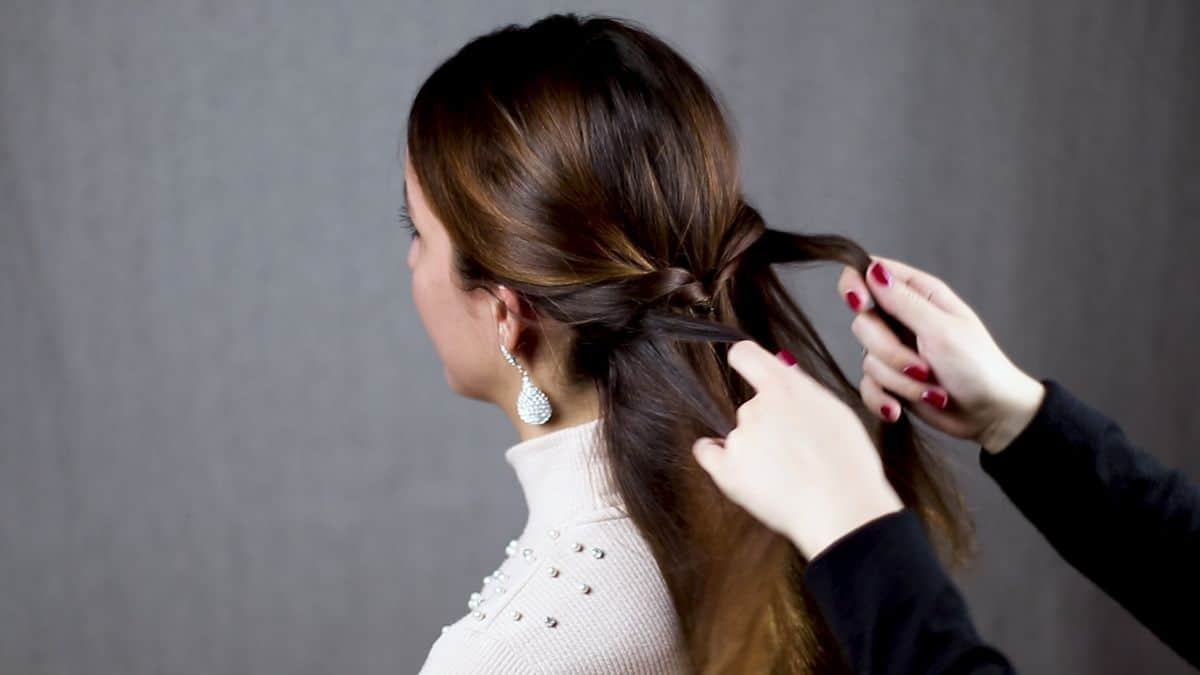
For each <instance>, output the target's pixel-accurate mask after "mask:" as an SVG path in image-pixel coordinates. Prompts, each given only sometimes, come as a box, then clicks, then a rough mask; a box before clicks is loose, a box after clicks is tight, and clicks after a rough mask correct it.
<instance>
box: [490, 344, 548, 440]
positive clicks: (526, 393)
mask: <svg viewBox="0 0 1200 675" xmlns="http://www.w3.org/2000/svg"><path fill="white" fill-rule="evenodd" d="M500 353H501V354H503V355H504V360H505V361H508V365H510V366H512V367H513V368H516V369H517V370H519V371H520V372H521V393H520V394H518V395H517V415H518V416H520V418H521V421H523V422H525V423H526V424H545V423H546V422H547V421H548V420H549V419H550V413H551V412H552V411H551V409H550V399H549V398H547V397H546V392H544V391H542V390H541V389H539V388H538V386H537V385H536V384H534V383H533V380H531V379H529V373H528V372H526V371H525V369H524V368H523V367H521V364H519V363H517V359H516V358H514V357H513V355H512V352H510V351H508V348H507V347H505V346H504V345H503V344H501V345H500Z"/></svg>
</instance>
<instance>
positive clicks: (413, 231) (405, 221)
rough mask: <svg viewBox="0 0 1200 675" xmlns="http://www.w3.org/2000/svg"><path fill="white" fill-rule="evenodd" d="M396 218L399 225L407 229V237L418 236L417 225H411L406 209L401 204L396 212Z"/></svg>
mask: <svg viewBox="0 0 1200 675" xmlns="http://www.w3.org/2000/svg"><path fill="white" fill-rule="evenodd" d="M396 219H397V220H399V221H400V224H401V225H403V226H404V227H405V228H406V229H408V233H409V237H411V238H414V239H415V238H416V237H419V236H420V233H419V232H417V227H416V226H415V225H413V221H412V218H410V217H409V215H408V209H406V208H404V207H403V206H401V207H400V209H399V210H398V211H397V212H396Z"/></svg>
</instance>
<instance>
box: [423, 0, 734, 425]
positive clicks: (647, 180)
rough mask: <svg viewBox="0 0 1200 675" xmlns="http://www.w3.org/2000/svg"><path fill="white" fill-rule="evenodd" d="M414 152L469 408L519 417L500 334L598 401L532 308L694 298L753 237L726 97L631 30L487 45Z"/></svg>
mask: <svg viewBox="0 0 1200 675" xmlns="http://www.w3.org/2000/svg"><path fill="white" fill-rule="evenodd" d="M407 141H408V143H407V145H408V147H407V156H406V158H405V176H406V184H407V186H408V198H409V210H410V217H411V219H412V220H413V221H414V224H415V226H416V228H417V229H418V230H420V233H421V236H420V237H419V239H418V241H417V242H414V244H413V247H412V250H411V251H410V256H409V262H410V265H411V266H412V269H413V274H414V283H413V291H414V296H415V301H416V303H417V306H418V308H419V310H420V312H421V315H422V317H423V318H424V320H425V324H426V328H427V330H428V331H429V333H430V335H431V338H432V339H433V341H434V343H435V345H436V347H437V349H438V351H439V355H440V356H441V357H442V359H443V362H444V364H445V367H446V374H447V378H448V380H449V382H450V384H451V386H452V387H453V388H454V389H455V391H457V392H459V393H461V394H464V395H467V396H472V397H476V398H484V399H489V400H495V401H497V402H499V401H501V400H507V399H499V398H497V396H496V392H497V389H498V388H499V385H500V383H501V382H511V381H512V373H511V371H510V372H505V371H504V370H503V369H504V368H507V367H508V366H507V364H505V362H504V361H502V360H501V359H500V358H499V350H498V349H496V348H495V343H496V342H498V341H501V337H500V329H501V328H507V331H508V333H509V335H508V340H509V341H510V343H509V344H507V345H506V346H507V347H509V348H510V349H512V351H514V353H516V354H517V355H518V357H519V358H520V359H521V360H522V362H523V363H525V362H526V361H528V362H529V364H527V365H529V366H531V370H532V371H533V373H534V379H535V381H538V382H539V383H541V382H542V381H543V380H547V379H549V380H550V382H549V386H550V387H552V388H553V387H557V388H560V389H561V388H566V387H571V386H575V387H576V388H578V386H579V385H582V384H585V383H586V384H588V385H590V380H591V378H590V377H588V374H587V373H581V372H564V371H563V370H562V366H564V365H570V363H569V362H570V360H569V359H567V358H566V356H567V351H566V350H567V348H568V346H567V344H565V341H566V340H568V339H569V336H567V335H565V334H562V333H558V334H549V333H551V332H552V331H553V328H554V327H553V326H552V325H551V324H550V323H549V322H545V321H539V320H538V319H539V318H540V317H539V316H538V315H537V314H534V313H531V312H530V311H529V310H532V309H534V308H533V307H531V306H530V305H529V304H525V303H520V302H518V299H519V298H523V299H525V300H528V301H533V302H535V303H536V302H537V301H539V300H541V301H543V302H542V304H546V303H547V302H548V301H549V300H551V299H552V298H551V297H550V296H551V294H546V293H542V292H541V289H550V288H553V287H563V286H577V285H579V284H586V283H602V282H606V281H612V280H616V279H633V278H636V277H639V276H642V275H646V274H648V273H651V272H655V271H658V270H663V269H667V268H676V273H677V276H676V277H671V278H665V279H663V282H664V283H668V284H670V283H672V282H680V283H679V284H678V285H685V284H687V283H688V282H689V281H690V280H689V279H687V278H686V274H684V273H685V272H688V271H691V272H694V273H697V274H699V273H703V272H706V271H707V272H710V273H713V274H715V268H716V266H717V265H718V264H720V263H721V262H722V261H721V260H719V256H720V254H721V252H722V251H723V250H728V245H729V244H730V242H729V241H728V239H729V236H730V235H731V234H732V232H731V229H732V228H733V227H734V226H735V225H737V224H738V223H737V217H738V214H739V205H740V204H739V195H740V186H739V184H738V174H739V172H738V167H737V154H736V149H735V147H734V143H733V139H732V137H731V134H730V132H729V129H728V127H727V125H726V123H725V119H724V116H723V115H722V112H721V110H720V109H719V107H718V105H717V102H716V100H715V99H714V97H713V95H712V93H711V92H710V90H709V89H708V87H707V86H706V84H705V83H704V82H703V80H701V78H700V77H699V76H698V75H697V74H696V73H695V72H694V71H693V70H692V69H691V68H690V67H689V66H688V65H687V64H686V63H685V62H684V61H683V60H682V59H681V58H680V57H679V55H678V54H676V53H675V52H674V51H673V50H671V49H670V48H668V47H667V46H666V45H665V44H663V43H661V42H660V41H658V40H656V39H654V38H652V37H651V36H649V35H648V34H646V33H644V32H642V31H639V30H636V29H634V28H632V27H629V26H626V25H624V24H622V23H619V22H616V21H610V20H604V19H596V20H592V21H580V20H578V19H576V18H574V17H570V16H555V17H550V18H547V19H545V20H543V21H540V22H538V23H536V24H534V25H532V26H530V27H528V28H523V29H521V28H516V27H509V28H507V29H503V30H500V31H497V32H496V33H493V34H491V35H488V36H484V37H482V38H480V39H478V40H476V41H474V42H472V43H471V44H469V45H467V46H466V47H464V48H463V49H462V50H461V51H460V52H459V53H458V54H457V55H455V57H454V58H453V59H451V60H449V61H447V62H446V63H445V64H443V65H442V66H441V67H440V68H439V69H438V71H437V72H436V73H435V74H434V75H433V76H432V77H430V78H429V80H428V81H427V82H426V83H425V84H424V86H423V87H422V89H421V91H420V93H419V94H418V96H417V99H416V101H415V102H414V104H413V109H412V113H411V116H410V121H409V126H408V138H407ZM748 225H750V226H753V225H754V224H753V223H749V224H748ZM427 231H428V232H427ZM681 276H682V278H681ZM699 281H700V282H703V281H709V282H711V281H714V279H711V278H709V279H701V280H699ZM721 281H722V282H723V281H724V280H721ZM450 282H453V283H452V284H451V283H450ZM519 289H520V290H523V291H524V292H523V293H520V294H518V293H515V292H513V291H517V290H519ZM650 290H651V291H653V290H656V289H650ZM709 290H710V289H709V288H708V287H707V286H705V285H704V284H703V283H696V284H693V285H691V286H688V287H687V288H685V289H683V290H682V291H679V292H678V297H676V298H674V301H676V302H678V301H684V302H687V301H689V300H699V299H702V298H697V297H695V296H696V295H697V294H700V295H705V294H707V293H708V291H709ZM712 290H715V291H717V292H719V291H720V289H719V288H717V289H712ZM689 293H691V295H688V294H689ZM629 300H630V301H634V300H636V298H629ZM718 301H719V299H718ZM572 318H580V319H586V318H589V317H572ZM514 346H515V348H514ZM481 347H490V348H488V349H481ZM480 357H482V358H480ZM497 364H499V365H497ZM539 371H541V373H539ZM539 374H542V375H544V377H542V378H541V379H539V378H538V377H537V376H538V375H539ZM551 393H554V392H553V389H551ZM579 393H580V394H582V393H583V392H582V391H579ZM562 407H563V408H565V407H566V406H562Z"/></svg>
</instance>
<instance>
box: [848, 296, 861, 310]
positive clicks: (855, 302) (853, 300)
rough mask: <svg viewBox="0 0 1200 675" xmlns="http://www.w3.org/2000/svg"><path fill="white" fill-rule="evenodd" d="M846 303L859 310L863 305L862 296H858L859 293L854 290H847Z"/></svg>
mask: <svg viewBox="0 0 1200 675" xmlns="http://www.w3.org/2000/svg"><path fill="white" fill-rule="evenodd" d="M846 304H847V305H850V309H852V310H854V311H856V312H857V311H858V308H859V307H862V298H860V297H858V293H855V292H854V291H846Z"/></svg>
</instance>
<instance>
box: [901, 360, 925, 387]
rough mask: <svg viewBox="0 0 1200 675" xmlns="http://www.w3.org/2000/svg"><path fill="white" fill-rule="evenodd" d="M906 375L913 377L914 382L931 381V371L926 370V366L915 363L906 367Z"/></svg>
mask: <svg viewBox="0 0 1200 675" xmlns="http://www.w3.org/2000/svg"><path fill="white" fill-rule="evenodd" d="M904 374H905V375H907V376H909V377H911V378H912V379H914V380H920V381H921V382H928V381H929V370H928V369H926V368H925V366H922V365H918V364H915V363H914V364H913V365H911V366H905V367H904Z"/></svg>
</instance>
